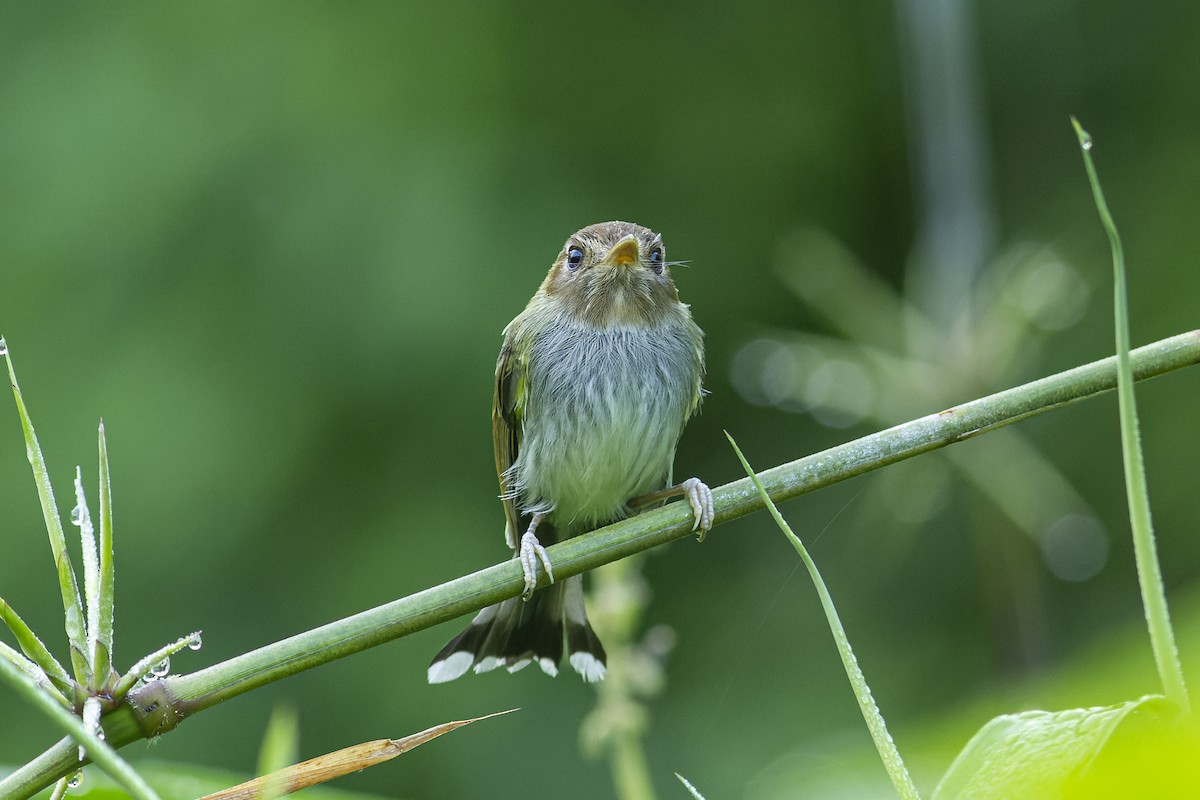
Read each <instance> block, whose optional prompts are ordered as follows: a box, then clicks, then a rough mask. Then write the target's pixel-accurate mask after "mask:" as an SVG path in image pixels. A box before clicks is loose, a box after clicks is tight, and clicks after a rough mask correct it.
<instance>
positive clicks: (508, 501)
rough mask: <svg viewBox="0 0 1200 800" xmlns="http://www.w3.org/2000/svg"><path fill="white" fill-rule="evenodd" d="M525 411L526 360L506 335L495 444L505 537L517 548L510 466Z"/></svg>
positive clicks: (498, 379)
mask: <svg viewBox="0 0 1200 800" xmlns="http://www.w3.org/2000/svg"><path fill="white" fill-rule="evenodd" d="M524 413H525V361H524V358H523V357H522V356H521V355H520V354H518V353H517V352H516V350H515V349H514V348H513V346H512V341H511V338H510V337H505V340H504V346H503V347H501V348H500V358H499V359H497V361H496V394H495V396H494V397H493V398H492V443H493V445H494V446H495V450H496V474H497V476H499V478H500V499H501V501H502V502H503V503H504V522H505V525H504V539H505V541H507V542H508V546H509V547H511V548H513V549H514V550H515V549H516V547H517V540H518V539H519V538H520V533H519V532H518V524H519V518H520V511H519V510H518V509H517V505H516V498H515V497H513V495H512V492H511V491H510V487H509V478H510V473H509V472H508V469H509V467H511V466H512V465H513V462H514V461H516V460H517V453H518V450H519V448H520V445H521V428H522V417H523V416H524Z"/></svg>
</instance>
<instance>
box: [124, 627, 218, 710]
mask: <svg viewBox="0 0 1200 800" xmlns="http://www.w3.org/2000/svg"><path fill="white" fill-rule="evenodd" d="M185 647H186V648H188V649H190V650H198V649H199V648H200V631H196V632H195V633H192V634H189V635H187V636H184V637H183V638H182V639H179V640H178V641H175V642H172V643H171V644H169V645H166V646H165V647H160V648H159V649H157V650H155V651H154V652H153V653H151V654H150V655H148V656H144V657H142V658H141V659H139V660H138V662H137V663H136V664H134V665H133V666H132V667H130V668H129V671H128V672H126V673H125V674H124V675H122V676H121V679H120V680H119V681H118V682H117V685H116V687H115V688H114V689H113V697H115V698H118V699H120V698H122V697H124V696H125V695H127V694H129V690H130V689H132V688H133V687H134V685H135V684H136V683H137V682H138V681H140V680H141V679H142V678H144V677H146V676H147V675H149V674H150V673H151V672H153V673H154V677H156V678H161V677H165V676H166V674H167V672H169V671H170V669H171V656H173V655H175V654H176V653H178V652H179V651H180V650H182V649H183V648H185ZM160 672H161V674H159V673H160Z"/></svg>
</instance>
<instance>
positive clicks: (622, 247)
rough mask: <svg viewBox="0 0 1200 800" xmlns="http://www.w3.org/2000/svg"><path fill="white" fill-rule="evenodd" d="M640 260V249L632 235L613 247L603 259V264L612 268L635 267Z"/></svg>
mask: <svg viewBox="0 0 1200 800" xmlns="http://www.w3.org/2000/svg"><path fill="white" fill-rule="evenodd" d="M640 258H641V247H640V245H639V244H638V240H637V237H636V236H634V235H633V234H632V233H631V234H629V235H628V236H626V237H625V238H624V239H622V240H621V241H619V242H617V243H616V244H615V245H613V249H612V250H609V251H608V255H607V256H605V258H604V263H606V264H608V265H609V266H613V267H632V266H637V264H638V262H639V261H640Z"/></svg>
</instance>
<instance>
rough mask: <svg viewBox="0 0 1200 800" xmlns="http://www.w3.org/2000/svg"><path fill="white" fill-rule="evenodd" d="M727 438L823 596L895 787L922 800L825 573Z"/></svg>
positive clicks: (865, 716) (860, 704)
mask: <svg viewBox="0 0 1200 800" xmlns="http://www.w3.org/2000/svg"><path fill="white" fill-rule="evenodd" d="M725 437H726V438H727V439H729V443H730V444H731V445H733V451H734V452H735V453H737V457H738V460H739V461H741V462H742V468H743V469H744V470H746V474H747V475H748V476H749V477H750V480H752V481H753V482H754V486H755V488H756V489H758V494H759V496H760V497H761V498H762V500H763V503H765V504H766V506H767V510H768V511H769V512H770V513H771V517H772V518H773V519H774V520H775V524H776V525H778V526H779V529H780V530H781V531H783V532H784V534H785V535H786V536H787V538H788V540H789V541H790V542H791V543H792V547H794V548H795V549H796V552H797V553H798V554H799V555H800V558H801V560H803V561H804V566H805V567H807V568H808V574H809V575H810V576H812V581H813V584H814V585H815V586H816V587H817V594H818V595H820V597H821V607H822V608H824V609H825V617H826V619H827V620H828V621H829V630H830V631H831V632H832V633H833V639H834V642H835V643H836V644H837V649H838V653H839V654H840V655H841V657H842V664H843V665H844V666H845V668H846V676H847V677H848V678H849V679H850V686H851V687H852V688H853V689H854V696H855V697H856V698H858V707H859V709H860V710H861V711H862V715H863V719H864V720H865V721H866V723H867V729H868V730H869V731H870V732H871V738H872V739H874V740H875V748H876V749H877V750H878V751H879V757H880V759H882V761H883V766H884V768H885V769H887V773H888V777H889V778H891V780H892V786H894V787H895V788H896V792H897V793H898V794H899V795H900V797H901V798H903V800H920V795H919V794H918V793H917V787H916V785H915V784H914V783H913V781H912V776H911V775H909V774H908V769H907V768H906V767H905V766H904V759H902V758H901V757H900V751H899V750H898V749H897V748H896V743H895V742H894V741H893V740H892V735H891V734H890V733H888V729H887V723H885V722H884V721H883V715H882V714H881V713H879V706H878V705H876V704H875V698H874V697H873V696H872V695H871V689H870V687H869V686H867V679H866V677H864V676H863V672H862V669H861V668H860V667H859V666H858V659H857V658H855V656H854V651H853V650H852V649H851V648H850V639H849V637H847V636H846V629H845V628H843V627H842V620H841V618H840V617H838V613H837V609H836V608H834V605H833V598H832V597H830V595H829V590H828V589H827V588H826V587H825V581H824V580H822V578H821V573H820V572H818V571H817V565H816V562H814V561H813V560H812V557H811V556H809V554H808V550H807V549H806V548H805V547H804V543H803V542H801V541H800V537H798V536H796V534H795V533H793V532H792V528H791V526H789V525H788V524H787V522H786V521H785V520H784V519H783V515H782V514H780V513H779V509H778V508H777V507H776V506H775V502H774V501H773V500H772V499H771V496H770V495H768V494H767V490H766V489H765V488H764V487H763V485H762V482H761V481H760V480H759V479H758V475H757V474H756V473H755V472H754V470H753V469H752V468H751V467H750V462H748V461H747V460H746V457H745V456H744V455H742V451H741V449H740V448H739V447H738V446H737V442H735V441H734V440H733V437H732V436H730V435H729V433H728V431H727V432H726V433H725Z"/></svg>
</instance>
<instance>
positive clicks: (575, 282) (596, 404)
mask: <svg viewBox="0 0 1200 800" xmlns="http://www.w3.org/2000/svg"><path fill="white" fill-rule="evenodd" d="M681 263H682V262H670V261H667V258H666V249H665V248H664V246H663V241H662V236H661V235H660V234H658V233H655V232H654V231H652V230H650V229H649V228H645V227H643V226H641V225H637V224H634V223H631V222H621V221H613V222H602V223H598V224H595V225H589V226H587V227H585V228H583V229H582V230H579V231H577V232H576V233H575V234H573V235H572V236H571V237H570V238H568V239H567V241H566V243H565V244H564V245H563V247H562V250H561V251H559V253H558V256H557V258H556V259H555V260H554V263H553V264H552V265H551V267H550V271H549V273H548V274H547V275H546V278H545V280H543V281H542V284H541V286H540V287H539V288H538V290H537V292H536V293H535V294H534V295H533V298H532V299H531V300H530V301H529V303H528V305H527V306H526V307H525V309H524V310H523V311H522V312H521V313H520V314H518V315H517V317H516V318H514V319H513V320H512V322H510V323H509V324H508V325H507V326H506V327H505V329H504V343H503V345H502V346H501V348H500V355H499V357H498V359H497V361H496V381H495V391H494V395H493V402H492V438H493V444H494V450H495V457H496V472H497V475H498V477H499V482H500V499H501V501H502V504H503V507H504V516H505V541H506V542H507V544H508V546H509V547H510V548H512V549H513V550H514V551H515V552H514V558H519V559H520V561H521V567H522V573H523V575H524V579H525V587H524V592H523V593H522V594H521V596H519V597H513V598H509V599H507V600H504V601H502V602H500V603H498V604H496V605H493V606H489V607H487V608H485V609H483V610H482V611H480V612H479V614H478V615H477V616H476V617H475V618H474V620H472V622H471V624H470V625H469V626H467V628H466V630H464V631H463V632H462V633H460V634H459V635H458V636H456V637H455V638H454V639H452V640H451V641H450V642H449V643H448V644H447V645H446V646H445V647H443V648H442V650H441V651H440V652H439V653H438V654H437V656H435V657H434V659H433V662H432V663H431V664H430V666H429V669H428V680H429V682H430V683H444V682H447V681H451V680H454V679H455V678H458V677H459V676H461V675H463V674H465V673H466V672H467V670H469V669H471V668H472V667H473V668H474V671H475V672H476V673H482V672H487V671H489V670H492V669H495V668H497V667H500V666H504V667H506V668H507V669H508V671H510V672H516V671H517V670H518V669H521V668H523V667H525V666H528V665H529V664H530V663H535V662H536V663H537V665H538V666H539V667H540V668H541V669H542V670H543V671H544V672H546V673H547V674H549V675H552V676H553V675H556V674H557V673H558V666H559V664H560V663H561V661H562V659H563V655H564V650H565V653H566V656H567V661H568V663H569V664H570V665H571V667H572V668H573V669H574V670H575V671H576V672H578V673H579V674H580V675H581V676H582V678H583V679H584V680H585V681H587V682H593V681H598V680H601V679H602V678H603V677H604V674H605V669H606V661H605V653H604V647H603V645H602V644H601V643H600V639H599V638H598V637H597V636H596V633H595V631H593V630H592V626H591V624H590V623H589V622H588V618H587V612H586V610H585V608H584V598H583V578H582V576H581V575H574V576H571V577H569V578H567V579H566V580H565V581H560V582H555V581H554V572H553V566H552V564H551V563H550V559H549V558H548V557H547V554H546V550H545V547H544V545H545V544H553V543H554V542H558V541H562V540H564V539H567V538H570V537H572V536H578V535H580V534H583V533H586V532H588V531H591V530H594V529H596V528H598V527H601V526H603V525H607V524H609V523H612V522H615V521H617V520H619V519H622V518H624V517H626V516H628V515H629V514H631V513H633V512H634V511H635V510H636V509H637V508H641V507H644V506H647V505H651V504H655V503H658V502H661V501H664V500H666V499H669V498H671V497H676V496H682V497H684V498H685V499H686V501H687V502H688V504H689V505H690V506H691V510H692V515H693V518H694V521H695V522H694V525H693V528H692V529H693V531H696V532H697V533H698V535H699V538H701V539H703V537H704V534H705V533H706V532H707V531H708V530H709V529H710V528H711V527H712V523H713V515H714V513H713V497H712V492H711V491H710V490H709V488H708V486H707V485H705V484H704V483H703V482H702V481H700V480H699V479H697V478H689V479H688V480H685V481H683V482H682V483H679V484H673V483H672V471H673V462H674V459H675V449H676V446H677V444H678V442H679V438H680V436H681V434H682V433H683V429H684V426H685V424H686V423H687V421H688V420H689V419H690V418H691V417H692V416H694V415H695V414H696V413H697V412H698V411H699V409H700V405H701V401H702V400H703V397H704V394H705V391H704V388H703V382H704V371H705V367H704V333H703V331H701V329H700V327H699V326H698V325H697V324H696V323H695V322H694V321H693V319H692V315H691V311H690V309H689V307H688V306H687V305H685V304H684V303H682V302H680V300H679V294H678V292H677V291H676V288H675V283H674V281H673V280H672V278H671V272H670V268H671V267H672V266H679V265H680V264H681ZM539 568H540V569H541V570H544V571H545V573H546V575H547V578H548V579H549V581H550V583H549V585H548V586H546V587H544V588H542V589H537V583H538V571H539Z"/></svg>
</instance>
